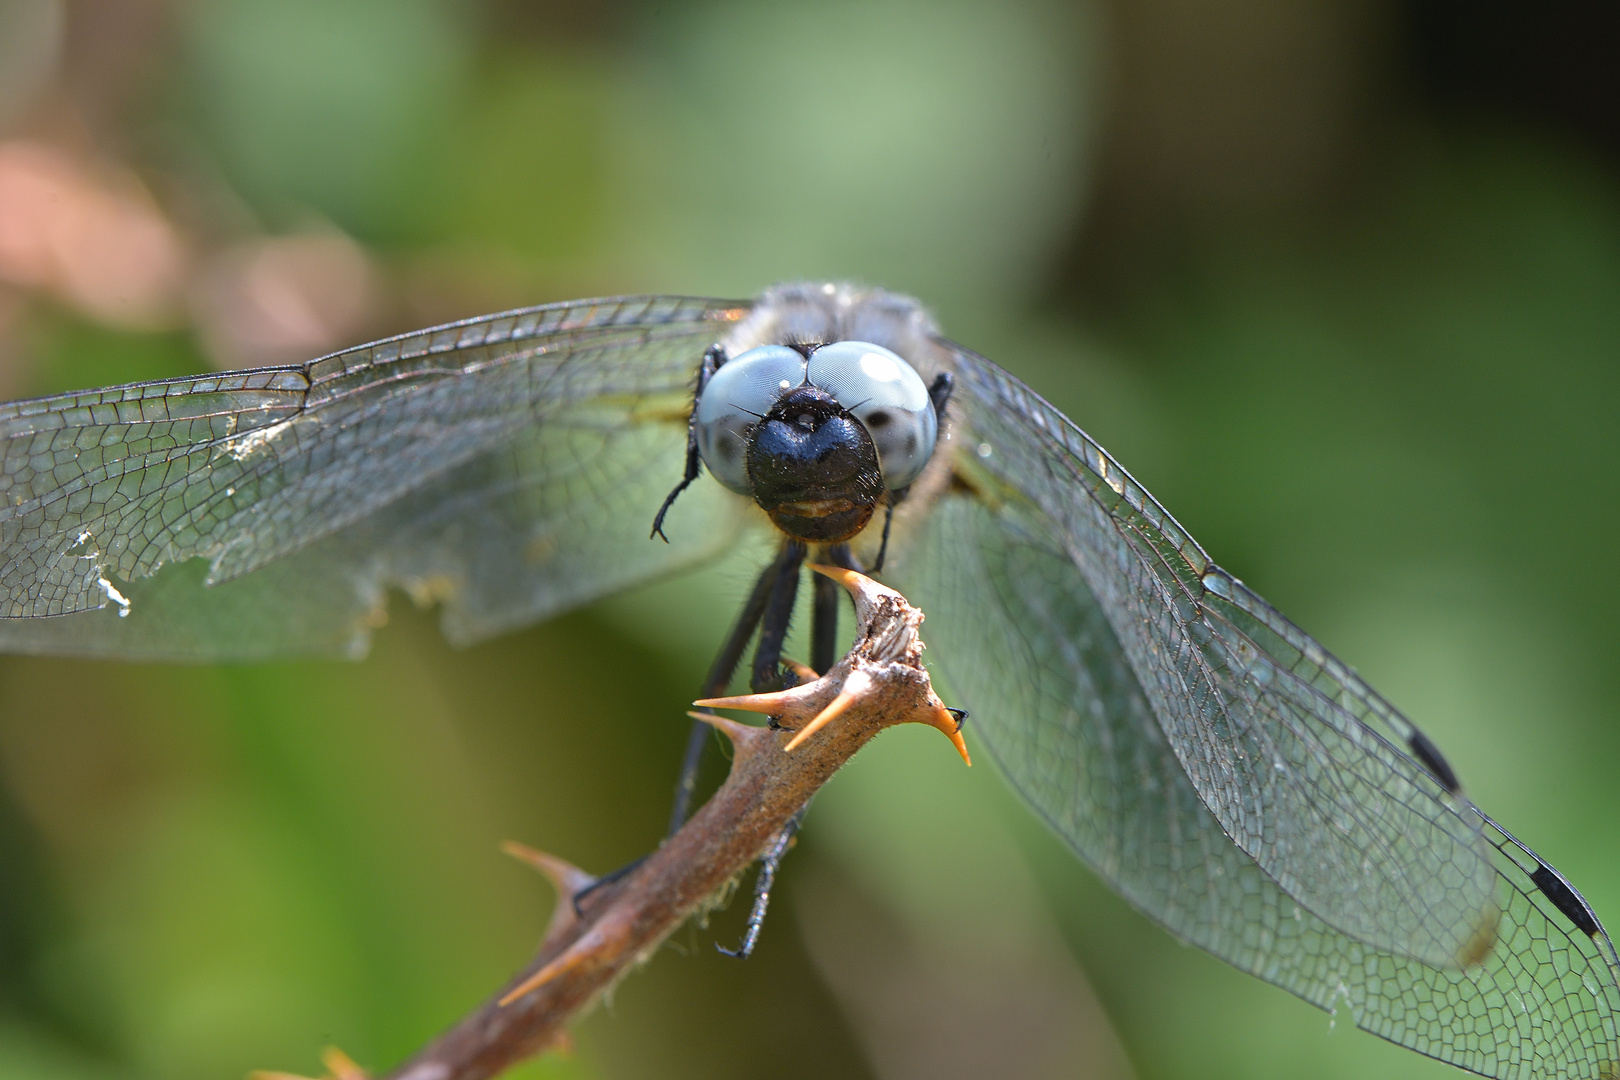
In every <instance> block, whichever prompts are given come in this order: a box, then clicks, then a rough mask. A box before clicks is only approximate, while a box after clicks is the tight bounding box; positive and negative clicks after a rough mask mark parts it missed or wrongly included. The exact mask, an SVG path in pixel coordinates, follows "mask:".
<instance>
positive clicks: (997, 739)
mask: <svg viewBox="0 0 1620 1080" xmlns="http://www.w3.org/2000/svg"><path fill="white" fill-rule="evenodd" d="M956 368H957V375H958V383H957V386H958V390H957V393H958V394H959V395H961V396H960V398H959V399H957V400H959V401H960V406H961V407H960V413H959V415H960V416H961V422H960V423H959V424H958V427H957V430H956V433H955V438H954V440H953V443H954V445H955V453H956V455H957V478H958V479H957V482H956V483H955V484H954V485H953V487H952V490H951V491H950V492H949V493H947V494H946V495H944V496H942V497H941V500H940V502H939V503H938V504H937V505H936V506H935V507H934V508H933V509H932V511H931V513H930V514H928V515H927V516H926V523H925V524H924V525H923V526H922V527H921V533H920V535H919V536H918V537H917V539H916V540H915V542H914V545H912V546H909V547H908V548H907V549H906V550H905V551H904V553H903V554H904V558H903V559H902V560H901V561H899V562H898V563H897V565H896V572H897V575H898V580H900V582H901V584H902V585H903V587H905V588H906V589H907V590H908V595H910V596H911V598H912V599H913V601H914V602H918V603H919V604H920V605H921V606H922V607H923V610H925V611H927V612H928V614H929V629H928V636H929V641H930V645H931V647H932V648H933V649H934V650H935V654H936V655H937V656H938V657H939V658H940V661H941V663H942V665H943V667H944V672H945V675H946V677H947V678H948V679H949V680H950V683H951V686H952V687H953V689H955V690H956V691H957V692H958V693H959V694H960V695H961V696H962V698H963V700H964V703H965V704H967V705H968V707H969V708H970V709H971V710H972V711H973V713H974V717H975V721H974V722H975V726H976V728H977V730H978V732H979V734H980V736H981V737H982V738H983V740H984V741H985V743H986V744H987V746H988V748H989V749H990V751H991V753H992V755H993V756H995V757H996V758H997V760H998V761H999V762H1000V763H1001V765H1002V767H1003V768H1004V769H1005V770H1006V771H1007V773H1008V775H1009V776H1010V778H1011V779H1012V781H1013V783H1014V785H1015V787H1017V788H1018V789H1019V790H1020V792H1021V793H1022V794H1023V795H1024V796H1025V798H1026V799H1028V800H1029V801H1030V802H1031V804H1032V805H1033V806H1034V807H1035V808H1036V809H1037V810H1038V811H1039V812H1040V813H1041V814H1042V816H1043V817H1045V818H1046V820H1047V821H1048V822H1049V823H1050V824H1051V825H1052V827H1053V828H1054V829H1056V830H1057V831H1058V833H1059V834H1060V835H1062V836H1063V837H1064V838H1065V839H1066V840H1067V841H1068V842H1069V843H1070V844H1071V845H1072V846H1073V847H1074V848H1075V850H1076V851H1077V852H1078V853H1079V854H1080V855H1081V856H1082V857H1084V858H1085V859H1086V860H1087V861H1088V862H1089V863H1090V864H1091V865H1092V866H1093V867H1094V868H1095V869H1097V870H1098V872H1099V873H1100V874H1102V875H1103V876H1104V877H1105V878H1106V879H1107V880H1109V881H1110V882H1111V883H1113V884H1114V885H1115V887H1116V888H1118V889H1119V890H1120V891H1121V892H1122V893H1123V894H1124V895H1126V896H1127V897H1128V898H1130V899H1131V900H1132V902H1133V903H1135V904H1136V905H1137V906H1138V907H1140V908H1141V909H1142V910H1144V911H1145V912H1147V913H1148V914H1149V915H1151V916H1152V917H1154V918H1155V919H1157V920H1158V921H1160V922H1161V923H1163V924H1164V925H1166V926H1167V927H1169V928H1170V929H1171V930H1173V931H1174V932H1176V933H1177V934H1179V935H1181V936H1182V937H1184V938H1186V939H1187V940H1189V941H1192V942H1194V943H1196V944H1198V945H1200V946H1202V947H1204V948H1206V949H1209V950H1210V951H1211V952H1214V953H1215V954H1217V955H1219V956H1221V957H1223V958H1224V959H1227V960H1228V961H1230V962H1232V963H1234V964H1236V965H1237V966H1239V967H1241V968H1243V969H1244V970H1247V971H1250V972H1252V973H1254V974H1256V975H1259V976H1261V977H1262V978H1265V979H1267V980H1269V981H1272V982H1274V983H1277V984H1278V985H1281V986H1284V987H1285V988H1287V989H1289V990H1291V991H1293V992H1294V993H1296V994H1298V995H1299V996H1300V997H1302V998H1304V999H1305V1000H1307V1001H1311V1002H1313V1003H1314V1004H1317V1005H1319V1006H1322V1007H1324V1008H1332V1007H1334V1006H1335V1005H1341V1004H1342V1005H1343V1006H1345V1007H1348V1008H1350V1009H1351V1010H1352V1012H1353V1014H1354V1015H1355V1017H1356V1020H1357V1023H1358V1024H1359V1025H1360V1026H1362V1027H1364V1028H1367V1029H1368V1030H1371V1031H1374V1032H1375V1033H1377V1034H1379V1035H1382V1036H1384V1037H1385V1038H1389V1039H1391V1040H1392V1041H1395V1042H1399V1043H1402V1044H1404V1045H1407V1046H1411V1047H1413V1048H1415V1049H1418V1050H1420V1051H1422V1052H1424V1053H1427V1054H1430V1055H1432V1056H1435V1057H1440V1058H1443V1059H1445V1060H1448V1061H1452V1062H1454V1063H1456V1064H1459V1065H1462V1066H1464V1067H1466V1068H1470V1069H1473V1070H1475V1071H1477V1072H1481V1073H1484V1074H1486V1075H1501V1076H1522V1075H1560V1076H1612V1075H1614V1070H1615V1068H1616V1065H1615V1063H1616V1062H1617V1061H1620V1043H1617V1036H1616V1026H1615V1025H1616V1021H1615V1014H1616V1012H1617V1011H1620V984H1617V963H1616V959H1615V954H1614V950H1613V946H1612V945H1611V944H1610V943H1609V940H1608V938H1607V937H1606V936H1605V935H1604V933H1603V931H1602V928H1601V926H1599V925H1598V923H1597V921H1596V919H1595V917H1594V916H1593V915H1592V913H1591V912H1590V909H1588V908H1587V907H1586V906H1585V904H1584V902H1582V901H1581V900H1580V899H1579V896H1578V894H1576V893H1575V892H1574V891H1573V890H1572V889H1570V888H1569V887H1568V885H1567V883H1564V882H1563V880H1562V878H1559V877H1558V876H1557V874H1556V872H1554V871H1552V870H1551V868H1549V867H1546V866H1544V865H1543V864H1542V863H1541V862H1540V861H1539V860H1538V859H1536V858H1535V856H1534V855H1533V854H1532V853H1530V852H1529V851H1528V849H1526V848H1523V847H1522V846H1520V845H1518V844H1517V842H1516V841H1514V840H1513V839H1512V838H1511V837H1509V836H1508V835H1507V834H1506V833H1504V832H1501V831H1500V830H1498V829H1497V828H1496V827H1495V826H1494V823H1489V822H1488V821H1487V820H1486V819H1483V817H1482V816H1481V815H1479V814H1478V812H1477V811H1475V810H1474V808H1473V807H1472V805H1471V804H1469V803H1468V802H1467V801H1466V800H1465V799H1462V798H1461V797H1460V796H1458V795H1456V794H1455V793H1453V792H1452V791H1451V790H1450V788H1451V787H1452V786H1453V784H1454V781H1453V778H1451V777H1450V774H1449V769H1447V768H1446V767H1445V766H1444V763H1443V761H1442V760H1441V759H1440V758H1439V755H1438V752H1436V751H1434V750H1433V749H1432V746H1430V744H1428V743H1427V741H1426V740H1422V737H1421V736H1419V735H1417V734H1416V732H1415V729H1413V728H1411V726H1410V724H1409V723H1408V722H1407V721H1406V720H1405V719H1404V718H1403V717H1401V716H1400V715H1399V714H1398V713H1396V712H1395V711H1394V710H1393V709H1392V708H1391V707H1390V706H1388V705H1387V703H1385V702H1383V700H1382V699H1381V698H1378V697H1377V696H1376V695H1375V694H1373V692H1372V691H1371V690H1369V689H1368V688H1366V687H1365V685H1364V684H1362V683H1361V682H1360V681H1359V680H1358V679H1356V677H1355V676H1354V674H1353V673H1351V672H1349V671H1348V669H1346V668H1344V667H1343V665H1341V664H1339V663H1338V662H1337V661H1336V660H1334V659H1333V658H1332V657H1330V656H1328V655H1327V654H1326V652H1325V651H1324V650H1322V649H1321V647H1320V646H1319V645H1317V644H1316V643H1315V642H1313V641H1311V640H1310V639H1309V638H1308V637H1306V636H1305V635H1304V634H1303V633H1302V632H1300V631H1299V630H1297V628H1294V627H1292V626H1291V625H1289V624H1288V623H1286V621H1284V620H1282V619H1281V617H1280V616H1277V615H1276V614H1275V612H1272V611H1271V609H1269V608H1268V607H1266V606H1265V605H1264V604H1263V602H1261V601H1259V600H1258V598H1256V597H1254V596H1253V595H1252V594H1250V593H1248V592H1247V590H1244V589H1243V588H1242V586H1241V585H1238V584H1237V583H1236V582H1233V581H1232V579H1231V578H1230V577H1228V576H1227V575H1225V574H1224V573H1222V572H1221V571H1219V569H1218V568H1217V567H1215V566H1214V565H1213V564H1211V563H1210V562H1209V561H1208V560H1207V558H1205V557H1204V556H1203V553H1202V551H1200V550H1199V549H1198V548H1197V546H1196V545H1195V544H1193V542H1192V541H1191V540H1190V539H1189V538H1187V537H1186V536H1185V534H1183V533H1181V532H1180V530H1179V528H1178V527H1177V526H1176V525H1175V522H1174V521H1173V520H1172V519H1170V517H1169V515H1168V514H1166V513H1165V512H1164V511H1163V509H1162V508H1160V507H1159V506H1158V505H1157V504H1156V503H1154V502H1153V501H1152V499H1151V497H1149V496H1147V494H1146V493H1145V492H1143V491H1142V490H1141V489H1140V487H1138V486H1136V485H1135V484H1134V482H1133V481H1131V480H1130V478H1129V477H1128V476H1127V475H1126V474H1125V473H1124V472H1123V471H1122V470H1120V469H1119V468H1118V466H1117V465H1116V464H1115V463H1114V462H1113V461H1112V460H1111V459H1109V458H1107V457H1106V455H1104V454H1103V453H1102V451H1101V450H1100V449H1098V448H1097V447H1096V446H1095V444H1094V443H1091V441H1090V440H1089V439H1087V438H1086V436H1084V434H1083V433H1081V432H1079V431H1078V430H1077V429H1075V428H1074V427H1073V425H1072V424H1070V423H1069V422H1068V421H1067V420H1066V419H1064V418H1063V417H1062V416H1061V414H1059V413H1058V412H1057V411H1056V410H1055V409H1053V408H1051V406H1050V405H1047V404H1046V403H1045V402H1043V401H1041V400H1040V399H1039V398H1038V397H1036V396H1035V395H1034V394H1033V393H1031V392H1030V391H1029V390H1028V389H1027V388H1025V387H1023V386H1022V385H1021V384H1019V383H1018V382H1017V381H1016V380H1014V379H1013V378H1012V377H1011V376H1009V375H1007V374H1006V373H1005V372H1003V371H1001V370H1000V369H999V368H996V367H995V366H994V365H992V364H990V363H989V362H988V361H986V360H983V359H982V358H979V357H976V356H973V355H971V354H967V353H965V352H964V353H961V354H959V355H958V357H957V363H956ZM1212 583H1218V585H1219V587H1220V588H1221V589H1222V591H1221V592H1216V591H1214V589H1215V587H1216V586H1215V585H1214V584H1212ZM1415 740H1416V741H1415ZM1402 745H1405V746H1408V747H1412V746H1420V747H1421V748H1422V749H1421V750H1416V751H1414V754H1408V753H1406V752H1405V751H1403V750H1402V749H1401V746H1402ZM1415 754H1421V755H1425V756H1427V758H1428V759H1429V761H1430V762H1431V763H1432V764H1430V765H1427V766H1426V765H1425V764H1424V762H1422V761H1420V760H1419V759H1418V757H1417V756H1414V755H1415ZM1279 763H1280V764H1281V766H1282V767H1281V768H1278V765H1279ZM1340 770H1343V775H1339V772H1340ZM1431 770H1432V771H1431ZM1439 777H1443V778H1444V779H1443V780H1442V779H1440V778H1439ZM1446 781H1453V782H1452V783H1448V782H1446ZM1363 845H1365V849H1364V850H1363ZM1324 874H1335V875H1339V876H1338V877H1336V878H1333V879H1330V880H1326V881H1324V880H1323V878H1322V875H1324ZM1482 879H1483V880H1482ZM1359 890H1365V892H1362V891H1359ZM1380 912H1381V913H1382V926H1379V925H1377V920H1378V917H1379V914H1380Z"/></svg>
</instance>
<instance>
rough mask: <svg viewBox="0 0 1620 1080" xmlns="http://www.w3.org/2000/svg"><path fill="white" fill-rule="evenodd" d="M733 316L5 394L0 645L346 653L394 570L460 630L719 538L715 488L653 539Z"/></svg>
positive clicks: (532, 321)
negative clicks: (702, 381)
mask: <svg viewBox="0 0 1620 1080" xmlns="http://www.w3.org/2000/svg"><path fill="white" fill-rule="evenodd" d="M746 310H747V304H745V303H738V302H733V301H719V300H699V299H688V298H679V297H638V298H620V299H608V300H589V301H580V302H574V303H567V304H554V305H546V306H543V307H538V308H530V309H526V310H522V311H515V312H509V313H506V314H503V315H496V316H490V317H487V318H481V319H473V320H468V321H466V322H461V323H454V324H450V325H448V326H443V327H438V328H435V329H432V330H426V331H421V332H419V333H414V334H407V335H402V336H400V337H396V338H390V339H387V340H385V341H380V342H376V343H373V344H370V345H365V346H361V347H359V348H355V349H349V350H346V351H344V352H340V353H336V354H333V355H331V356H328V357H324V358H322V359H319V360H315V361H312V362H310V363H308V364H304V365H301V366H297V367H286V368H271V369H261V370H256V371H247V372H236V373H227V374H222V375H213V376H203V377H199V378H193V379H179V380H170V381H164V382H155V383H146V384H140V385H134V386H127V387H115V388H112V389H109V390H101V391H93V392H87V393H79V394H66V395H60V396H57V397H52V398H42V399H37V400H34V401H25V402H17V403H13V404H10V405H6V406H0V648H6V649H9V650H13V651H35V652H73V653H90V654H97V655H113V656H131V657H133V656H160V657H169V658H194V659H204V658H209V659H212V658H223V657H238V658H253V657H264V656H272V655H281V654H288V653H311V652H331V651H339V652H351V653H352V652H355V651H357V650H361V649H363V648H364V644H365V641H366V639H367V634H368V631H369V628H370V626H371V625H372V624H373V623H374V622H375V619H376V616H377V613H378V612H379V610H380V607H381V604H382V601H383V595H384V592H385V589H386V587H387V586H389V585H399V586H401V587H404V588H405V589H407V591H410V592H412V593H414V594H416V595H417V596H418V597H420V598H425V599H436V600H440V601H442V602H443V603H444V604H445V614H446V629H447V630H448V631H449V632H450V634H451V636H452V637H454V638H457V639H460V640H470V639H473V638H477V637H480V636H484V635H487V634H489V633H493V632H496V631H498V630H501V629H506V628H508V627H510V626H513V625H518V624H521V623H522V622H526V621H530V620H532V619H534V618H538V617H540V616H543V615H545V614H549V613H552V612H554V611H558V610H561V609H563V608H565V607H568V606H571V605H573V604H577V603H582V602H584V601H585V600H588V599H591V598H592V597H594V596H598V595H601V594H602V593H604V592H607V591H611V590H612V589H616V588H620V587H623V586H625V585H627V584H630V583H632V582H634V581H636V580H641V579H644V578H646V577H648V576H650V575H653V574H656V573H659V572H662V571H665V570H670V569H674V568H676V567H679V566H682V565H685V564H689V563H691V562H692V561H694V560H696V559H699V558H702V557H704V556H705V555H708V554H712V553H714V552H715V551H718V550H720V549H721V548H723V546H724V545H725V543H726V542H727V541H728V540H729V539H730V536H731V531H732V530H733V529H734V527H735V525H736V523H737V522H738V521H739V514H738V513H737V509H736V507H735V506H734V505H732V504H733V503H734V502H735V500H733V499H730V498H729V497H722V496H720V495H718V494H717V493H715V492H709V491H705V492H703V493H701V494H699V495H698V497H697V498H695V499H693V500H692V501H691V505H690V506H681V507H678V508H677V509H678V511H684V516H685V517H686V519H687V520H689V521H691V522H692V524H691V525H689V527H687V528H685V529H681V530H679V532H678V534H676V530H670V531H671V532H672V534H674V535H672V539H674V540H675V541H676V542H675V543H674V544H672V545H667V546H666V545H665V544H662V543H657V542H650V541H648V540H647V539H646V535H647V529H648V527H649V525H650V522H651V520H652V515H653V513H654V512H656V510H657V508H658V505H659V502H660V501H661V500H662V496H663V494H664V493H665V492H667V490H668V489H669V488H670V487H671V486H673V484H674V483H675V481H676V480H678V479H679V474H678V469H679V465H678V463H679V461H680V460H681V453H682V451H683V449H684V445H685V416H686V413H687V411H688V410H689V409H690V405H691V401H690V395H691V383H692V378H693V376H694V374H695V372H696V368H697V363H698V360H699V358H700V357H701V355H702V352H703V349H704V348H705V347H706V346H707V345H709V344H710V343H712V342H713V341H714V340H716V339H717V338H718V337H719V336H721V335H722V334H723V333H724V331H725V329H726V327H727V326H729V325H730V324H731V323H732V322H734V321H735V320H736V319H738V318H740V317H741V316H742V315H743V314H745V313H746ZM700 504H701V505H700ZM710 504H714V505H710ZM699 513H703V514H705V515H706V516H704V517H697V516H695V515H696V514H699ZM708 515H712V517H711V516H708ZM678 520H679V519H677V522H678ZM700 523H701V524H700ZM632 534H633V536H634V541H635V542H632ZM205 583H206V584H207V585H208V586H210V587H209V588H202V587H201V586H202V585H203V584H205ZM126 614H127V616H128V617H127V618H121V617H119V616H122V615H126Z"/></svg>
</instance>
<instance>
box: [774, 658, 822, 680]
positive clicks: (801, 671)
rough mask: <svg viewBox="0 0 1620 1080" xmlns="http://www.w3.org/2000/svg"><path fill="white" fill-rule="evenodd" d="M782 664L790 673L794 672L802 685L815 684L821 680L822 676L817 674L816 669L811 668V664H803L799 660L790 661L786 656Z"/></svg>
mask: <svg viewBox="0 0 1620 1080" xmlns="http://www.w3.org/2000/svg"><path fill="white" fill-rule="evenodd" d="M782 663H783V665H784V666H785V667H787V669H788V670H789V671H791V672H793V674H795V675H797V676H798V677H799V682H801V683H807V682H815V681H816V680H817V679H819V678H821V676H820V675H819V674H817V672H816V669H815V668H813V667H811V666H810V665H809V664H801V663H799V662H798V661H797V660H790V659H788V658H787V657H785V656H784V657H782Z"/></svg>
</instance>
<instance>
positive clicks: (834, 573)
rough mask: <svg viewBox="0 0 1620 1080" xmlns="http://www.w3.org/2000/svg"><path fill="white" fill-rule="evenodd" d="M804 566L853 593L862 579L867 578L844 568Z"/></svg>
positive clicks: (808, 564)
mask: <svg viewBox="0 0 1620 1080" xmlns="http://www.w3.org/2000/svg"><path fill="white" fill-rule="evenodd" d="M804 565H806V566H808V567H809V568H810V569H812V570H814V571H815V572H816V573H818V574H820V575H821V576H822V577H829V578H832V579H833V580H834V581H836V582H838V584H840V585H842V586H843V587H844V588H846V589H849V590H851V591H853V590H854V589H855V587H856V585H857V583H859V582H860V581H861V579H863V578H865V577H866V575H865V574H857V573H856V572H855V571H853V570H846V569H845V568H844V567H842V566H827V565H825V564H823V563H805V564H804Z"/></svg>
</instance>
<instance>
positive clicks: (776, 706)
mask: <svg viewBox="0 0 1620 1080" xmlns="http://www.w3.org/2000/svg"><path fill="white" fill-rule="evenodd" d="M786 694H787V691H786V690H779V691H777V692H776V693H774V694H738V695H737V696H736V697H711V698H703V699H702V700H701V701H694V702H692V704H693V705H696V706H697V707H698V708H700V709H740V710H742V711H743V712H757V713H774V712H781V711H782V710H783V709H784V708H786V707H787V705H788V700H787V699H786V698H785V695H786Z"/></svg>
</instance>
